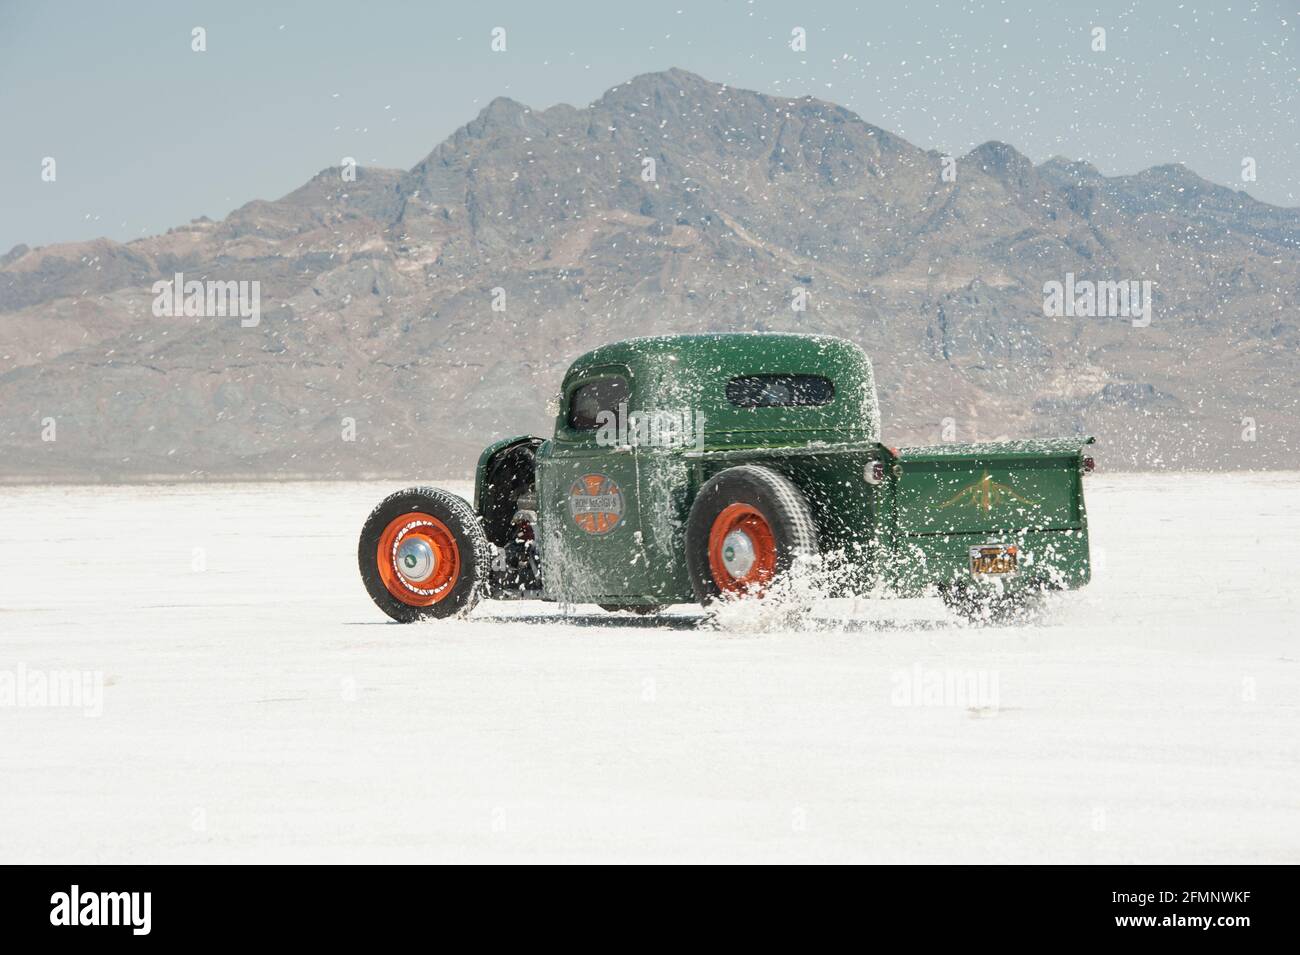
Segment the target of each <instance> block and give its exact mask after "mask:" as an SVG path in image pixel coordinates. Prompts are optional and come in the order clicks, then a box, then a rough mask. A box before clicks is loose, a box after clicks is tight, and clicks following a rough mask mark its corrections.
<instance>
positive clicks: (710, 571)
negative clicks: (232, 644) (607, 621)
mask: <svg viewBox="0 0 1300 955" xmlns="http://www.w3.org/2000/svg"><path fill="white" fill-rule="evenodd" d="M555 412H556V418H555V430H554V434H553V435H552V436H551V437H550V438H540V437H533V436H522V437H515V438H508V439H506V440H504V441H499V442H497V443H496V444H493V445H492V446H490V447H489V448H487V449H486V450H485V451H484V452H483V454H482V456H481V457H480V459H479V463H478V470H477V474H476V479H475V487H474V503H473V505H472V506H471V505H470V504H469V503H468V502H467V501H465V500H464V499H462V498H460V497H457V496H455V495H453V494H449V493H447V492H446V491H442V490H438V489H436V488H424V487H417V488H411V489H409V490H405V491H399V492H398V493H396V494H394V495H392V496H391V497H389V498H387V499H386V500H384V501H383V502H382V503H381V504H380V505H379V506H378V507H376V508H375V510H374V511H373V512H372V513H371V515H370V517H369V518H368V519H367V520H366V523H365V526H364V528H363V529H362V532H361V542H360V545H359V551H358V558H359V561H360V565H361V576H362V579H363V580H364V582H365V585H366V589H367V590H368V591H369V593H370V596H371V597H372V598H373V599H374V601H375V603H376V604H378V605H379V607H380V609H381V610H383V611H384V612H385V613H386V614H388V615H389V616H390V617H392V618H393V619H394V620H399V621H402V622H408V621H414V620H420V619H422V618H427V617H446V616H450V615H453V614H459V613H464V612H467V611H468V610H469V609H470V608H471V607H473V606H474V604H475V602H476V601H477V600H478V599H479V598H480V597H485V596H486V597H493V598H499V599H518V598H526V599H539V600H549V601H563V602H567V603H594V604H599V605H600V606H601V607H603V608H605V609H607V610H629V611H634V612H638V613H649V612H653V611H654V610H656V609H658V608H661V607H664V606H666V605H669V604H674V603H684V602H693V601H694V602H700V603H703V604H709V603H711V602H713V601H715V600H718V599H719V598H736V599H745V598H750V599H752V598H762V597H764V596H766V595H770V594H772V593H774V592H776V591H777V590H778V588H780V587H781V586H782V584H783V582H784V581H788V580H792V579H795V578H796V577H797V575H798V574H799V573H800V568H808V569H809V570H808V573H809V574H811V575H813V576H814V577H816V578H817V582H818V588H817V592H818V593H824V594H826V595H827V596H849V595H863V594H869V593H879V594H888V595H895V596H919V595H924V594H932V593H935V592H937V593H938V594H940V595H941V596H943V597H944V599H945V600H946V601H947V603H948V604H949V606H951V607H954V608H955V609H957V610H959V611H962V612H964V613H966V614H968V615H970V616H972V617H984V618H989V617H994V618H1001V617H1003V616H1005V615H1006V613H1007V612H1008V611H1009V610H1013V609H1014V608H1016V607H1018V606H1019V605H1021V603H1022V602H1023V601H1024V600H1025V598H1027V597H1029V596H1031V595H1034V594H1037V593H1040V592H1042V591H1044V590H1049V589H1063V588H1073V587H1079V586H1082V585H1083V584H1085V583H1087V582H1088V578H1089V573H1090V570H1089V555H1088V524H1087V518H1086V516H1085V513H1084V504H1083V475H1084V473H1085V472H1087V471H1089V470H1091V469H1092V459H1091V458H1088V457H1085V456H1084V453H1083V451H1084V447H1085V446H1086V445H1087V444H1090V443H1091V442H1092V439H1091V438H1087V437H1079V438H1071V439H1065V440H1051V441H1014V442H1006V443H996V444H966V445H961V444H945V445H941V446H938V447H930V448H902V449H894V448H890V447H887V446H886V445H884V444H882V443H881V442H880V415H879V410H878V407H877V403H876V388H875V382H874V379H873V377H872V371H871V363H870V362H869V361H868V359H867V356H866V355H865V354H864V353H863V352H862V350H861V349H860V348H858V347H857V346H856V345H854V344H852V343H850V342H847V341H843V340H840V339H835V338H825V337H816V336H808V335H776V334H737V335H686V336H672V337H659V338H640V339H633V340H630V341H624V342H618V343H616V344H612V345H606V346H604V347H602V348H597V349H596V350H595V351H592V352H589V353H587V354H586V355H583V356H582V357H581V358H579V359H578V360H577V361H575V362H574V363H573V366H572V367H571V368H570V369H569V371H568V373H567V374H566V375H565V377H564V383H563V387H562V389H561V391H560V394H559V396H558V402H557V407H556V409H555Z"/></svg>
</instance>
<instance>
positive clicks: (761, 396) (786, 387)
mask: <svg viewBox="0 0 1300 955" xmlns="http://www.w3.org/2000/svg"><path fill="white" fill-rule="evenodd" d="M834 397H835V384H834V382H832V381H831V380H830V379H829V378H824V377H822V376H821V375H788V374H781V375H741V376H739V377H737V378H732V379H731V380H730V381H728V382H727V400H728V401H729V402H731V403H732V404H733V405H736V406H737V407H738V408H809V407H816V406H818V405H827V404H830V402H831V399H832V398H834Z"/></svg>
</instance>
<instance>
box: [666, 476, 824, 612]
mask: <svg viewBox="0 0 1300 955" xmlns="http://www.w3.org/2000/svg"><path fill="white" fill-rule="evenodd" d="M818 553H819V546H818V541H817V525H816V524H815V523H814V522H813V518H812V509H811V508H810V507H809V506H808V501H807V500H806V499H805V498H804V496H803V493H802V492H801V491H800V490H799V489H798V488H797V487H795V485H794V484H793V483H791V481H790V479H789V478H787V477H785V476H783V475H781V474H778V473H777V472H776V471H773V470H772V469H771V468H765V467H761V466H759V465H754V464H744V465H740V466H738V467H734V468H727V470H725V471H720V472H719V473H717V474H715V475H714V476H713V477H712V478H710V479H709V480H708V481H707V482H706V483H705V485H704V486H703V487H702V488H700V493H699V494H698V495H696V498H695V503H694V504H693V505H691V513H690V517H689V519H688V520H687V524H686V566H687V571H688V572H689V574H690V578H691V587H692V589H693V590H694V592H695V599H697V600H698V601H699V602H700V603H702V604H704V605H705V606H707V605H708V604H710V603H712V602H713V601H715V600H717V599H719V598H720V597H723V596H727V597H745V596H751V597H761V596H763V595H764V594H765V593H767V592H768V590H769V589H770V588H771V586H772V585H773V584H775V583H777V582H779V581H780V580H782V579H783V578H784V577H786V576H787V575H788V574H789V572H790V569H791V567H793V566H794V563H795V561H796V559H800V558H813V557H816V556H817V555H818Z"/></svg>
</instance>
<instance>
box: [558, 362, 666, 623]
mask: <svg viewBox="0 0 1300 955" xmlns="http://www.w3.org/2000/svg"><path fill="white" fill-rule="evenodd" d="M635 391H636V389H635V382H634V381H633V379H632V372H631V371H630V370H629V369H628V368H627V367H625V366H623V365H605V366H595V367H591V368H585V369H583V370H582V372H580V373H579V374H578V375H576V376H575V377H573V378H572V379H570V380H568V381H566V382H565V387H564V391H563V392H562V394H561V396H560V413H559V416H558V418H557V419H556V426H555V439H554V440H553V441H549V442H547V443H546V445H544V446H543V448H542V450H541V452H540V453H539V455H538V459H537V476H538V504H539V507H540V511H541V513H540V515H539V518H540V522H541V534H542V554H541V557H542V561H541V563H542V580H543V590H544V592H545V594H546V596H547V598H548V599H552V600H565V601H570V602H591V603H621V602H625V600H626V598H629V597H639V596H645V595H647V594H649V592H650V589H649V586H648V583H649V576H650V575H649V572H648V569H647V567H646V559H645V550H644V547H643V543H642V533H641V506H640V504H641V502H640V501H639V499H638V494H637V486H638V482H637V460H638V459H637V452H636V449H635V448H633V447H631V446H629V445H628V444H627V443H626V440H625V434H624V432H623V431H622V430H621V429H619V428H618V427H617V421H618V420H619V419H621V418H623V417H624V416H625V415H626V413H627V409H628V408H629V407H631V406H632V404H631V403H632V402H633V400H634V399H635V397H636V394H635ZM611 419H612V420H613V421H614V422H615V425H614V427H613V428H611V427H610V426H609V424H610V421H611ZM633 602H634V601H633Z"/></svg>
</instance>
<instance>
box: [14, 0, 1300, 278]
mask: <svg viewBox="0 0 1300 955" xmlns="http://www.w3.org/2000/svg"><path fill="white" fill-rule="evenodd" d="M1297 24H1300V0H1252V2H1243V0H1220V2H1217V3H1213V2H1185V3H1178V2H1150V0H1149V2H1145V3H1137V2H1129V3H1102V4H1097V5H1095V6H1093V5H1087V4H1078V3H1065V2H1050V3H1049V2H1021V0H1005V2H1003V0H979V2H938V0H927V2H925V3H917V4H908V3H905V2H900V0H894V2H890V3H865V2H859V3H851V2H833V3H815V2H808V0H803V2H767V0H752V2H751V0H709V2H690V0H673V2H668V3H656V2H649V0H642V2H636V3H627V2H623V3H620V2H616V0H606V2H588V0H572V2H559V0H553V2H542V0H534V2H527V3H487V2H482V3H465V2H425V3H414V2H411V3H385V2H369V3H360V2H356V3H353V2H347V3H340V2H328V0H321V2H315V3H308V2H274V0H267V2H262V3H256V4H254V3H233V2H229V0H227V2H200V0H195V2H184V0H181V2H175V0H173V2H163V0H139V2H126V0H124V2H120V3H103V2H62V3H61V2H46V3H41V2H34V0H33V2H18V0H0V122H2V125H0V253H2V252H3V251H5V250H7V249H8V248H9V247H10V246H12V245H14V244H15V243H17V242H27V243H29V244H32V245H37V244H48V243H50V242H56V241H66V240H73V239H84V238H90V237H94V236H100V235H106V236H110V237H113V238H118V239H128V238H132V237H136V236H140V235H145V234H152V233H155V232H159V231H163V230H165V229H167V228H168V227H170V226H173V225H179V224H181V223H184V222H187V221H189V220H190V219H192V218H195V217H198V216H200V215H208V216H211V217H213V218H218V217H221V216H224V215H225V214H226V213H228V212H229V211H230V210H231V209H233V208H235V207H236V206H238V205H241V204H242V203H244V202H246V201H248V200H249V199H254V198H268V199H269V198H275V197H278V196H280V195H283V194H284V193H286V192H288V191H290V190H292V189H294V188H295V187H297V186H298V185H300V184H302V183H303V182H304V181H305V180H306V179H308V178H309V177H310V176H312V175H313V174H314V173H316V172H317V171H319V170H320V169H322V168H324V167H326V166H330V165H336V164H337V163H338V162H339V161H340V159H342V157H344V156H355V157H356V158H357V159H358V160H359V161H360V162H362V163H363V164H367V165H382V166H390V167H401V168H409V167H410V166H412V165H414V164H415V163H416V162H417V161H419V160H420V159H421V158H422V157H423V156H424V155H425V154H427V153H428V152H429V151H430V150H431V149H432V148H433V147H434V146H435V145H436V144H437V143H438V142H439V141H441V140H442V139H443V138H445V137H446V136H447V135H448V134H449V133H451V132H452V131H453V130H454V129H456V127H458V126H460V125H462V124H464V123H465V122H467V121H468V120H470V119H471V118H472V117H473V116H474V115H475V114H476V113H477V112H478V111H479V109H481V108H482V106H483V105H484V104H486V103H487V102H488V101H490V100H491V99H492V98H494V97H496V96H510V97H513V98H514V99H517V100H520V101H522V102H524V103H527V104H528V105H530V106H535V107H546V106H550V105H552V104H554V103H557V102H568V103H573V104H574V105H583V104H586V103H589V102H591V101H592V100H594V99H597V98H598V97H599V96H600V95H601V94H602V93H603V92H604V91H605V90H606V89H608V88H609V87H611V86H614V85H616V84H618V83H620V82H622V81H623V80H625V79H627V78H629V77H631V76H633V75H635V74H637V73H645V72H649V71H653V70H661V69H667V68H668V67H671V66H680V67H683V68H685V69H689V70H692V71H694V72H697V73H700V74H701V75H703V76H705V77H707V78H708V79H711V80H715V81H718V82H726V83H729V84H732V85H735V86H743V87H748V88H752V89H758V90H761V91H765V92H772V93H782V94H790V95H802V94H805V93H810V94H813V95H816V96H820V97H822V98H825V99H829V100H832V101H835V102H838V103H841V104H843V105H845V106H847V107H849V108H850V109H853V110H854V111H856V112H857V113H859V114H860V115H861V116H862V117H863V118H864V119H866V120H867V121H868V122H872V123H875V124H877V125H880V126H883V127H885V128H887V129H889V130H891V131H893V132H895V133H898V134H900V135H902V136H904V137H905V138H907V139H909V140H911V141H912V142H914V143H916V144H917V145H919V146H922V147H926V148H937V149H943V150H947V151H951V152H954V153H961V152H965V151H966V150H968V149H970V148H971V147H973V146H975V145H978V144H979V143H981V142H984V141H985V140H989V139H1000V140H1004V141H1007V142H1010V143H1011V144H1013V145H1014V146H1016V147H1017V148H1018V149H1020V150H1021V151H1022V152H1025V153H1026V154H1028V155H1029V156H1030V157H1031V158H1032V159H1034V160H1035V161H1036V162H1038V161H1042V160H1044V159H1047V158H1048V157H1050V156H1052V155H1056V154H1061V155H1065V156H1069V157H1071V158H1077V159H1086V160H1088V161H1090V162H1092V163H1094V164H1096V165H1097V166H1098V167H1099V168H1100V169H1101V170H1102V171H1103V172H1105V173H1107V174H1116V173H1129V172H1135V171H1137V170H1139V169H1143V168H1145V167H1147V166H1151V165H1156V164H1159V163H1164V162H1172V161H1177V162H1185V163H1186V164H1187V165H1188V166H1190V167H1191V168H1192V169H1194V170H1195V171H1196V172H1198V173H1199V174H1201V175H1202V176H1205V177H1206V178H1207V179H1212V180H1214V181H1216V182H1221V183H1224V184H1228V185H1232V186H1234V187H1237V188H1245V189H1246V190H1247V191H1248V192H1250V193H1251V194H1252V195H1254V196H1256V197H1258V198H1261V199H1264V200H1266V201H1270V202H1274V203H1277V204H1280V205H1290V206H1295V205H1300V55H1298V49H1297V48H1298V46H1300V40H1298V38H1297ZM195 26H203V27H205V28H206V29H207V39H208V50H207V52H206V53H194V52H192V51H191V49H190V31H191V28H193V27H195ZM496 26H503V27H505V28H506V30H507V51H506V52H505V53H493V52H492V51H491V49H490V45H489V44H490V38H491V37H490V34H491V30H492V28H493V27H496ZM796 26H800V27H803V28H804V29H805V30H806V31H807V35H808V49H807V52H806V53H796V52H793V51H792V50H791V49H790V48H789V45H788V44H789V38H790V31H791V29H792V28H793V27H796ZM1094 26H1102V27H1104V28H1106V30H1107V50H1106V52H1104V53H1094V52H1092V50H1091V49H1090V42H1091V36H1090V30H1091V28H1092V27H1094ZM45 156H53V157H55V159H56V160H57V163H58V166H57V171H58V178H57V181H56V182H54V183H45V182H42V181H41V178H40V171H41V161H42V158H43V157H45ZM1244 156H1252V157H1254V158H1255V160H1256V161H1257V164H1258V176H1259V178H1258V181H1257V182H1254V183H1242V182H1241V181H1240V170H1241V160H1242V157H1244Z"/></svg>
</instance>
